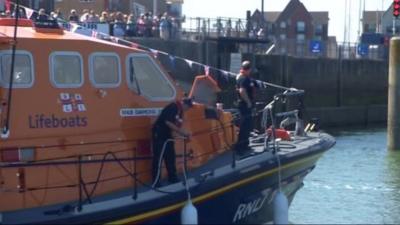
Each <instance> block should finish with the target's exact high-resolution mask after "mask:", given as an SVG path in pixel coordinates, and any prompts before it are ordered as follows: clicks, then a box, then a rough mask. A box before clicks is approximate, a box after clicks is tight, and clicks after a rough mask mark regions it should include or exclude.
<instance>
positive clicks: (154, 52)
mask: <svg viewBox="0 0 400 225" xmlns="http://www.w3.org/2000/svg"><path fill="white" fill-rule="evenodd" d="M150 51H151V53H152V54H153V56H154V58H157V57H158V51H157V50H155V49H150Z"/></svg>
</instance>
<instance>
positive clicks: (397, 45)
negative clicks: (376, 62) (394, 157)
mask: <svg viewBox="0 0 400 225" xmlns="http://www.w3.org/2000/svg"><path fill="white" fill-rule="evenodd" d="M388 89H389V91H388V128H387V135H388V137H387V138H388V139H387V141H388V149H389V150H400V37H394V38H392V39H391V40H390V56H389V88H388Z"/></svg>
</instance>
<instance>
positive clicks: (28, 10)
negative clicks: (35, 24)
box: [24, 7, 33, 19]
mask: <svg viewBox="0 0 400 225" xmlns="http://www.w3.org/2000/svg"><path fill="white" fill-rule="evenodd" d="M24 8H25V13H26V18H28V19H30V18H31V16H32V14H33V9H30V8H28V7H24Z"/></svg>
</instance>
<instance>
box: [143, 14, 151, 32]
mask: <svg viewBox="0 0 400 225" xmlns="http://www.w3.org/2000/svg"><path fill="white" fill-rule="evenodd" d="M144 24H145V31H144V36H145V37H151V36H152V27H153V16H152V13H151V12H147V13H146V14H145V17H144Z"/></svg>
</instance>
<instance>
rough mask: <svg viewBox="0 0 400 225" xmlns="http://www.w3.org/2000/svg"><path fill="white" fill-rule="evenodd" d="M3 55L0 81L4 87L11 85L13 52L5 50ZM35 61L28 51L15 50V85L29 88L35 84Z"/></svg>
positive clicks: (1, 54)
mask: <svg viewBox="0 0 400 225" xmlns="http://www.w3.org/2000/svg"><path fill="white" fill-rule="evenodd" d="M0 56H1V60H0V63H1V71H0V83H1V86H2V87H6V88H7V87H9V84H10V73H11V61H12V52H11V51H3V52H1V53H0ZM33 79H34V78H33V62H32V55H31V54H30V53H29V52H27V51H22V50H17V51H16V52H15V62H14V80H13V87H15V88H29V87H32V85H33Z"/></svg>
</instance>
